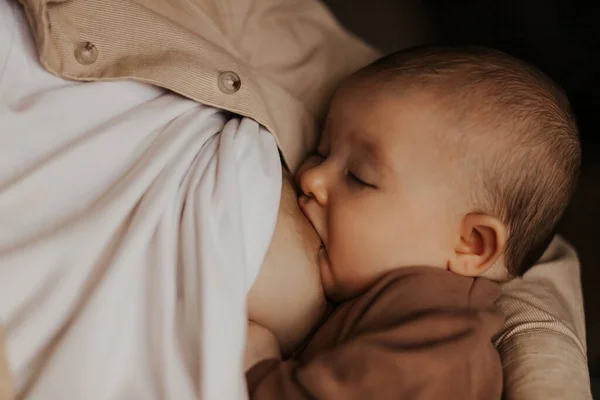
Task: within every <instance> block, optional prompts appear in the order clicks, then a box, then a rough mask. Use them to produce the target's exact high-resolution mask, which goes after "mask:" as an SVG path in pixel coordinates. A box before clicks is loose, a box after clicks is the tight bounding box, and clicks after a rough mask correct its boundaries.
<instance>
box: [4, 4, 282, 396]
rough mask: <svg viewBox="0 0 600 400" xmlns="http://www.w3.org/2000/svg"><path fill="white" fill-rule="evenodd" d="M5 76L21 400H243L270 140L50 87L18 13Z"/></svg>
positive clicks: (12, 340)
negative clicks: (250, 295)
mask: <svg viewBox="0 0 600 400" xmlns="http://www.w3.org/2000/svg"><path fill="white" fill-rule="evenodd" d="M0 60H2V61H4V60H6V61H5V63H4V64H2V63H0V67H1V68H2V69H1V70H0V71H1V72H0V143H1V145H0V320H1V321H2V324H3V325H4V328H5V339H6V355H7V360H8V364H9V365H10V369H11V371H12V374H13V382H12V385H13V386H14V389H15V392H16V393H18V394H19V398H31V399H86V400H93V399H159V398H160V399H178V400H185V399H195V398H198V397H201V398H205V399H235V398H244V397H245V396H246V395H245V382H244V376H243V368H242V357H241V355H242V353H243V346H244V341H245V327H246V316H245V298H246V293H247V291H248V290H249V288H250V286H251V284H252V283H253V280H254V278H255V277H256V275H257V273H258V271H259V268H260V265H261V263H262V258H263V257H264V254H265V252H266V250H267V247H268V245H269V242H270V238H271V235H272V232H273V230H274V226H275V221H276V216H277V209H278V204H279V193H280V187H281V168H280V161H279V154H278V150H277V146H276V143H275V140H274V139H273V137H272V135H271V134H270V133H268V132H267V131H266V130H265V129H264V128H262V127H261V126H260V125H259V124H258V123H256V122H255V121H253V120H251V119H247V118H240V117H236V116H233V115H231V114H227V113H225V112H223V111H220V110H218V109H215V108H212V107H208V106H204V105H201V104H198V103H196V102H194V101H191V100H188V99H185V98H183V97H180V96H179V95H176V94H172V93H171V92H167V91H165V90H162V89H158V88H155V87H152V86H149V85H143V84H139V83H132V82H101V83H90V84H84V83H75V82H67V81H64V80H62V79H60V78H57V77H54V76H52V75H50V74H48V73H47V72H46V71H45V70H43V69H42V67H41V66H40V65H39V62H38V61H37V59H36V57H35V47H34V44H33V41H32V38H31V37H30V33H29V28H28V26H27V23H26V21H25V20H24V18H23V15H22V13H21V10H20V9H19V8H18V6H17V4H16V3H11V2H7V1H5V0H2V1H0ZM231 249H233V250H234V251H231Z"/></svg>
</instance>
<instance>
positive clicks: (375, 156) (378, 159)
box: [353, 133, 394, 174]
mask: <svg viewBox="0 0 600 400" xmlns="http://www.w3.org/2000/svg"><path fill="white" fill-rule="evenodd" d="M364 136H367V137H368V136H369V134H368V133H367V134H366V135H364V134H363V135H360V136H359V135H354V138H353V140H354V141H355V144H356V146H357V147H358V148H360V151H361V153H362V154H364V155H366V156H367V157H366V158H367V162H368V163H369V164H370V165H371V166H372V167H374V168H376V169H378V170H379V169H381V170H382V171H383V172H384V173H389V174H392V173H393V172H394V169H393V168H392V166H391V164H390V163H389V160H388V157H387V156H386V155H385V154H383V152H382V150H381V146H378V145H377V144H375V143H373V142H372V141H370V140H368V139H365V138H364Z"/></svg>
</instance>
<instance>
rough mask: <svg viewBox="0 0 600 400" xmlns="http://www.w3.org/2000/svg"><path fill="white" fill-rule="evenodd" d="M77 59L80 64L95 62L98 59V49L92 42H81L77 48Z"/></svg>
mask: <svg viewBox="0 0 600 400" xmlns="http://www.w3.org/2000/svg"><path fill="white" fill-rule="evenodd" d="M75 59H76V60H77V62H78V63H79V64H83V65H90V64H93V63H94V62H96V59H98V49H97V48H96V46H94V45H93V44H92V43H90V42H85V43H81V44H79V45H78V46H77V48H76V49H75Z"/></svg>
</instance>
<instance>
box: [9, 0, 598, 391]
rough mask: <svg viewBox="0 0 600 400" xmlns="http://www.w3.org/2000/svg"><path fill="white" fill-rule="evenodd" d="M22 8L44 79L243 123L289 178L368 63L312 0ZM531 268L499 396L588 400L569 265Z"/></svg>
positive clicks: (564, 261) (143, 1)
mask: <svg viewBox="0 0 600 400" xmlns="http://www.w3.org/2000/svg"><path fill="white" fill-rule="evenodd" d="M21 2H22V3H23V4H24V6H25V10H26V12H27V15H28V18H29V21H30V24H31V27H32V29H33V32H34V36H35V40H36V43H37V47H38V50H39V55H40V61H41V63H42V64H43V65H44V67H45V68H46V69H48V70H49V71H50V72H52V73H54V74H56V75H58V76H61V77H64V78H67V79H76V80H103V79H105V80H110V79H135V80H139V81H143V82H147V83H151V84H154V85H158V86H162V87H165V88H168V89H171V90H173V91H175V92H178V93H179V94H181V95H183V96H186V97H189V98H191V99H194V100H196V101H198V102H201V103H204V104H208V105H213V106H216V107H219V108H222V109H226V110H230V111H232V112H235V113H238V114H242V115H245V116H248V117H251V118H254V119H255V120H257V121H258V122H260V123H261V124H263V125H264V126H266V127H267V128H268V129H269V130H270V131H271V132H272V133H273V134H274V135H275V137H276V139H277V141H278V144H279V147H280V150H281V152H282V154H283V156H284V159H285V162H286V163H287V165H288V167H289V168H290V169H291V170H295V169H296V168H297V166H298V164H299V162H300V161H301V160H302V158H303V157H304V156H305V155H306V153H307V152H308V151H309V150H310V149H311V147H312V146H313V145H314V143H315V140H316V138H317V134H318V121H319V120H320V117H322V115H323V113H324V110H325V106H326V104H327V101H328V99H329V98H330V96H331V94H332V90H333V88H334V87H335V86H336V85H337V83H338V82H339V81H340V80H341V79H342V78H343V77H344V76H346V75H348V74H349V73H350V72H352V71H353V70H355V69H356V68H358V67H359V66H362V65H364V64H366V63H368V62H369V61H371V60H373V59H374V58H376V57H377V56H378V54H377V52H376V51H374V50H373V49H372V48H370V47H369V46H367V45H365V44H364V43H362V42H361V41H360V40H358V39H357V38H355V37H353V36H351V35H350V34H349V33H348V32H346V31H345V30H343V29H342V28H341V27H340V26H339V25H338V24H337V23H336V22H335V20H334V19H333V17H332V16H331V15H330V13H329V12H328V11H327V9H326V8H325V7H324V6H323V5H322V4H321V3H320V2H319V1H317V0H169V1H164V0H21ZM540 264H543V265H539V266H538V267H535V268H533V269H532V270H531V271H530V272H529V273H528V274H527V275H526V276H525V278H524V279H523V280H518V281H513V282H511V283H510V284H508V285H506V286H505V287H504V288H503V296H502V297H501V299H500V301H499V305H500V307H501V308H502V309H503V311H504V312H505V314H506V315H507V320H506V323H505V327H504V330H503V333H502V335H501V336H500V337H499V338H498V341H497V347H498V349H499V351H500V354H501V357H502V362H503V369H504V380H505V382H504V384H505V396H506V398H507V399H527V400H536V399H544V400H546V399H567V398H568V399H572V400H579V399H581V400H584V399H590V398H591V394H590V389H589V376H588V372H587V366H586V348H585V329H584V319H583V307H582V298H581V288H580V281H579V264H578V260H577V257H576V255H575V253H574V251H573V249H572V248H571V247H570V246H569V245H568V244H566V243H565V242H564V241H563V240H562V239H560V238H557V239H555V241H554V242H553V244H552V245H551V246H550V248H549V250H548V251H547V252H546V254H545V256H544V258H543V261H542V262H541V263H540ZM1 322H6V321H1ZM6 328H7V330H6V332H4V334H5V335H7V336H8V335H10V330H9V329H8V327H6ZM0 344H1V341H0ZM3 360H4V357H2V350H1V346H0V399H3V398H10V397H9V396H10V394H9V393H10V391H9V390H8V389H9V387H8V386H9V384H10V380H9V379H8V378H7V375H6V374H4V375H2V373H1V370H2V368H3V365H2V361H3ZM3 391H4V393H5V395H4V396H3Z"/></svg>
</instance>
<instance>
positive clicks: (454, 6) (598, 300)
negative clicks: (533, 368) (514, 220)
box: [323, 0, 600, 396]
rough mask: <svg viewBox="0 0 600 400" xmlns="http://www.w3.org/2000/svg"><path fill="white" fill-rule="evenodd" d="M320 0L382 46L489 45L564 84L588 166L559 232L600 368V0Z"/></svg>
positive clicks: (594, 358) (349, 25)
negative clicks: (571, 250)
mask: <svg viewBox="0 0 600 400" xmlns="http://www.w3.org/2000/svg"><path fill="white" fill-rule="evenodd" d="M323 1H324V2H325V3H326V4H327V5H328V6H329V7H330V8H331V9H332V11H333V12H334V13H335V14H336V16H337V17H338V18H339V19H340V21H341V22H342V23H343V24H344V25H345V26H346V27H347V28H348V29H350V30H351V31H353V32H354V33H356V34H357V35H358V36H360V37H362V38H363V39H365V40H366V41H367V42H369V43H370V44H372V45H374V46H376V47H378V48H379V49H381V50H382V51H384V52H391V51H394V50H398V49H401V48H405V47H410V46H414V45H419V44H425V43H448V44H480V45H486V46H491V47H495V48H498V49H500V50H503V51H505V52H507V53H510V54H512V55H515V56H517V57H519V58H522V59H525V60H527V61H529V62H531V63H533V64H535V65H537V66H538V67H539V68H541V69H542V70H543V71H544V72H546V73H547V74H548V75H550V76H551V77H553V78H554V79H555V80H556V81H557V82H559V83H560V84H561V86H563V87H564V88H565V90H566V91H567V94H568V95H569V98H570V99H571V103H572V105H573V108H574V110H575V113H576V115H577V118H578V122H579V126H580V130H581V140H582V145H583V156H584V168H583V174H582V175H583V176H582V180H581V183H580V186H579V189H578V191H577V193H576V195H575V198H574V199H573V202H572V204H571V206H570V207H569V209H568V210H567V213H566V215H565V218H564V221H563V223H562V225H561V229H560V232H561V234H563V235H564V236H565V237H566V238H567V239H568V240H569V241H570V242H571V243H573V244H574V245H575V247H576V248H577V251H578V253H579V257H580V259H581V264H582V271H581V273H582V283H583V292H584V298H585V306H586V325H587V338H588V356H589V361H590V366H591V367H592V368H593V369H594V370H595V371H597V372H598V373H600V251H598V246H600V140H599V139H598V138H597V136H598V135H596V134H595V132H596V130H597V127H598V126H600V112H598V110H599V109H600V95H599V94H598V92H596V91H594V90H593V88H599V87H600V77H599V74H597V73H596V71H600V57H598V56H597V54H598V51H599V50H600V3H598V2H587V3H582V2H568V1H567V0H522V1H519V2H516V1H508V0H477V1H474V0H454V1H451V2H449V1H446V0H323ZM575 4H576V5H575ZM598 385H599V382H596V387H598ZM596 390H598V388H597V389H596ZM596 393H598V392H596ZM597 395H598V396H600V393H599V394H597Z"/></svg>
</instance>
